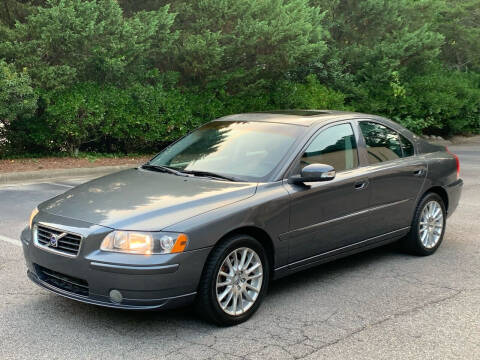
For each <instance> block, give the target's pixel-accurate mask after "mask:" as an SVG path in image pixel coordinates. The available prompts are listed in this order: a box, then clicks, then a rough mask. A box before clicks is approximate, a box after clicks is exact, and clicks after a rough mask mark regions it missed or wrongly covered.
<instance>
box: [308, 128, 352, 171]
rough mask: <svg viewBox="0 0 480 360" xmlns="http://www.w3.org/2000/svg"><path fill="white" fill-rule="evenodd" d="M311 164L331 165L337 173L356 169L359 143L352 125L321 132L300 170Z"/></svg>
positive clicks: (310, 147)
mask: <svg viewBox="0 0 480 360" xmlns="http://www.w3.org/2000/svg"><path fill="white" fill-rule="evenodd" d="M310 164H327V165H331V166H333V167H334V168H335V170H336V171H342V170H348V169H353V168H356V167H357V166H358V154H357V143H356V141H355V136H354V135H353V130H352V127H351V125H350V124H341V125H335V126H331V127H329V128H327V129H326V130H323V131H321V132H320V134H319V135H318V136H317V137H316V138H315V139H314V140H313V141H312V143H311V144H310V145H309V146H308V148H307V150H306V151H305V152H304V154H303V156H302V158H301V160H300V169H303V168H304V167H305V166H307V165H310Z"/></svg>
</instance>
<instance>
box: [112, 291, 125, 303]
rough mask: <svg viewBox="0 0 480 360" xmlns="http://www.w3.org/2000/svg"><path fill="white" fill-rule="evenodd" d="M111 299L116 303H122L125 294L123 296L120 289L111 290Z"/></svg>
mask: <svg viewBox="0 0 480 360" xmlns="http://www.w3.org/2000/svg"><path fill="white" fill-rule="evenodd" d="M110 300H112V302H114V303H117V304H119V303H121V302H122V300H123V296H122V293H121V292H120V291H118V290H111V291H110Z"/></svg>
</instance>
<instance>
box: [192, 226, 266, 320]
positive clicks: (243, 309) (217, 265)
mask: <svg viewBox="0 0 480 360" xmlns="http://www.w3.org/2000/svg"><path fill="white" fill-rule="evenodd" d="M268 280H269V264H268V258H267V256H266V253H265V250H264V248H263V247H262V245H261V244H260V243H259V242H258V241H257V240H256V239H254V238H252V237H251V236H248V235H236V236H233V237H231V238H229V239H227V240H226V241H224V242H222V243H221V244H220V245H218V246H217V247H216V248H215V249H214V250H213V252H212V254H211V255H210V257H209V259H208V260H207V263H206V265H205V269H204V271H203V274H202V278H201V281H200V285H199V290H198V295H197V309H198V310H199V311H200V314H201V315H202V316H203V317H205V318H206V319H207V320H209V321H212V322H214V323H216V324H219V325H235V324H239V323H241V322H243V321H246V320H247V319H248V318H249V317H250V316H252V315H253V313H254V312H255V311H256V310H257V309H258V307H259V306H260V303H261V302H262V300H263V297H264V296H265V292H266V289H267V286H268Z"/></svg>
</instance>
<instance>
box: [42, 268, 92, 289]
mask: <svg viewBox="0 0 480 360" xmlns="http://www.w3.org/2000/svg"><path fill="white" fill-rule="evenodd" d="M35 272H36V273H37V276H38V277H39V278H40V280H42V281H44V282H46V283H47V284H50V285H52V286H54V287H56V288H59V289H62V290H65V291H68V292H71V293H75V294H78V295H82V296H88V282H86V281H85V280H82V279H77V278H74V277H72V276H68V275H65V274H61V273H59V272H57V271H53V270H50V269H47V268H44V267H43V266H40V265H37V264H35Z"/></svg>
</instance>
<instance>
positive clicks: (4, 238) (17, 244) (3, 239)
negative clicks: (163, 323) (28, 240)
mask: <svg viewBox="0 0 480 360" xmlns="http://www.w3.org/2000/svg"><path fill="white" fill-rule="evenodd" d="M0 240H1V241H5V242H7V243H9V244H12V245H15V246H22V243H21V242H20V240H15V239H10V238H9V237H6V236H2V235H0Z"/></svg>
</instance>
